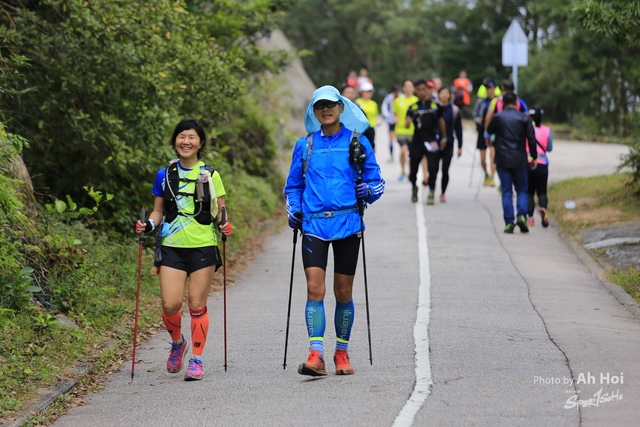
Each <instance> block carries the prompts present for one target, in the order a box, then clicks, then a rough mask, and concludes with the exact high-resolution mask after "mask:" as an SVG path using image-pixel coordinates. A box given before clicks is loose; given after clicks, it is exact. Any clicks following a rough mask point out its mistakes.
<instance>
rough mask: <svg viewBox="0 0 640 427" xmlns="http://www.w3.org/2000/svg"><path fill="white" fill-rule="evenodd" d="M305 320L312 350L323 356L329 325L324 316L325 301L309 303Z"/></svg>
mask: <svg viewBox="0 0 640 427" xmlns="http://www.w3.org/2000/svg"><path fill="white" fill-rule="evenodd" d="M305 318H306V320H307V332H308V333H309V343H310V347H311V350H317V351H319V352H320V354H323V347H324V330H325V327H326V324H327V321H326V319H325V315H324V301H307V306H306V308H305Z"/></svg>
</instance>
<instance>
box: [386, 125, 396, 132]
mask: <svg viewBox="0 0 640 427" xmlns="http://www.w3.org/2000/svg"><path fill="white" fill-rule="evenodd" d="M388 124H389V132H395V130H396V124H395V123H388Z"/></svg>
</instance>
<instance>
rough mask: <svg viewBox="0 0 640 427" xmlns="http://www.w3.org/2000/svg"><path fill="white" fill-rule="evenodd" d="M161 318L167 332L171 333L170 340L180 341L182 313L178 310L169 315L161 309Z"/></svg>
mask: <svg viewBox="0 0 640 427" xmlns="http://www.w3.org/2000/svg"><path fill="white" fill-rule="evenodd" d="M162 320H163V321H164V326H165V327H166V328H167V332H169V335H171V340H172V341H173V342H178V341H180V339H181V337H182V328H181V324H182V314H181V313H180V310H178V312H177V313H175V314H173V315H171V316H167V315H166V314H164V311H163V312H162Z"/></svg>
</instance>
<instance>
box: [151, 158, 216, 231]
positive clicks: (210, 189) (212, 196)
mask: <svg viewBox="0 0 640 427" xmlns="http://www.w3.org/2000/svg"><path fill="white" fill-rule="evenodd" d="M204 169H205V173H206V174H207V185H204V186H203V189H204V198H203V200H202V201H198V198H197V195H196V190H195V189H194V192H193V193H184V192H181V191H180V187H183V186H184V185H185V184H188V183H196V185H197V179H195V180H193V179H187V178H180V175H179V174H178V161H177V160H172V161H171V163H169V166H167V169H166V175H165V185H164V221H165V222H167V223H171V222H173V220H174V219H176V217H177V216H178V215H181V216H190V217H194V218H195V220H196V221H197V222H198V223H199V224H202V225H209V224H211V223H213V221H214V220H215V218H216V216H217V215H218V197H217V195H216V190H215V188H214V186H213V179H212V176H213V172H214V171H215V169H214V168H213V166H211V165H205V166H204ZM181 184H182V185H181ZM194 188H195V187H194ZM178 196H186V197H193V201H194V204H193V206H194V211H193V212H192V213H186V212H183V211H180V209H178V204H177V202H176V198H177V197H178Z"/></svg>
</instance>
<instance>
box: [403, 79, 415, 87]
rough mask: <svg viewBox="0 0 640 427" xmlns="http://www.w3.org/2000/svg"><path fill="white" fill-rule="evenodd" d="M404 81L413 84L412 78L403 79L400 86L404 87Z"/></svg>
mask: <svg viewBox="0 0 640 427" xmlns="http://www.w3.org/2000/svg"><path fill="white" fill-rule="evenodd" d="M406 82H411V84H412V85H414V86H415V83H414V82H413V80H411V79H404V80H403V81H402V87H404V84H405V83H406Z"/></svg>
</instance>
